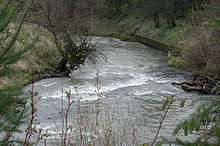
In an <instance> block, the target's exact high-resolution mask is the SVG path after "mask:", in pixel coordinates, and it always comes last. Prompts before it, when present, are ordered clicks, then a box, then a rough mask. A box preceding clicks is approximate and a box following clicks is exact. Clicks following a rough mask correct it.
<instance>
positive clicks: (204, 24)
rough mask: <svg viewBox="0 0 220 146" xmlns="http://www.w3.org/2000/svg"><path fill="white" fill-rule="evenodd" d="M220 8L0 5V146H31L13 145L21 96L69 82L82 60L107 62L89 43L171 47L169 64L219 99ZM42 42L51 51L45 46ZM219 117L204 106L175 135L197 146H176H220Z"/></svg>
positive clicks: (163, 3)
mask: <svg viewBox="0 0 220 146" xmlns="http://www.w3.org/2000/svg"><path fill="white" fill-rule="evenodd" d="M219 7H220V3H219V2H218V0H213V1H211V0H105V1H104V0H75V1H73V0H56V1H52V0H41V1H28V0H26V1H22V0H9V1H3V0H0V138H1V141H0V145H9V144H11V145H13V144H15V143H22V144H23V145H29V144H30V143H29V140H27V138H26V139H25V140H17V139H14V137H13V134H15V132H18V131H19V126H20V124H21V123H22V122H24V119H25V115H27V114H26V113H28V110H29V108H27V107H26V106H27V101H28V99H30V98H28V97H27V95H26V96H25V95H22V93H21V90H22V88H23V87H24V85H26V84H28V83H31V82H32V81H36V80H38V79H41V78H47V77H61V76H68V75H69V73H70V72H71V71H72V70H75V69H78V68H79V67H80V65H82V64H84V63H85V60H86V59H89V60H90V61H92V62H93V63H95V62H96V61H97V60H98V59H99V57H105V56H104V55H103V54H102V53H101V52H99V51H98V50H97V49H96V46H95V45H94V44H93V43H91V41H92V38H93V36H95V35H101V36H113V37H119V38H122V39H128V40H129V38H130V37H131V36H132V35H134V34H138V35H141V36H144V37H147V38H151V39H153V40H156V41H158V42H164V43H167V44H168V45H171V46H174V47H173V48H174V49H173V50H170V51H169V53H168V59H169V62H168V63H169V64H170V65H171V66H173V67H175V68H177V69H181V70H185V71H190V72H192V73H194V74H202V75H204V76H208V77H207V78H211V80H214V82H215V86H213V87H212V88H211V90H215V93H218V91H219V90H220V89H219V88H220V86H219V79H220V50H219V45H220V44H219V42H220V37H219V30H220V16H219V13H218V12H219V9H220V8H219ZM30 22H31V23H34V24H35V25H37V26H42V27H43V28H41V29H39V28H38V27H37V28H36V27H35V25H33V24H30ZM29 25H31V26H30V27H29ZM32 25H33V26H32ZM26 28H29V29H30V30H31V31H29V32H28V33H27V32H26V31H28V30H26V31H25V29H26ZM31 32H32V33H33V34H31ZM45 33H46V35H45ZM128 34H129V35H128ZM45 37H46V38H47V39H48V40H49V42H52V43H51V44H53V45H51V46H52V47H51V46H50V47H49V46H45V45H44V44H43V43H42V41H43V40H45ZM42 44H43V45H42ZM40 48H44V50H40ZM30 96H31V97H32V98H33V96H34V93H33V92H32V93H31V94H30ZM32 98H31V99H32ZM166 102H167V103H166V104H167V105H169V103H170V104H171V101H166ZM167 105H166V106H167ZM32 108H33V107H32ZM165 109H166V108H165ZM167 111H168V108H167ZM219 111H220V104H219V102H216V103H214V104H213V105H211V106H202V107H201V108H200V109H199V110H198V112H197V113H195V114H194V115H192V117H191V118H190V119H188V120H186V121H185V122H184V123H181V124H179V125H178V126H177V127H176V129H175V131H174V135H178V133H179V132H182V131H184V133H185V135H189V134H192V133H194V132H195V133H197V134H198V139H197V141H195V142H183V141H181V140H179V139H177V140H176V141H175V143H178V144H181V145H185V144H191V145H218V144H219V143H220V127H219V125H220V123H219V122H220V116H219V114H220V113H219ZM34 112H35V110H33V109H32V116H33V113H34ZM25 122H26V121H25ZM204 127H205V128H204ZM28 128H29V131H30V127H28ZM28 134H29V133H28ZM164 141H165V142H167V141H166V140H164ZM64 145H65V143H64Z"/></svg>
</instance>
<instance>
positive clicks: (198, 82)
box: [172, 74, 219, 94]
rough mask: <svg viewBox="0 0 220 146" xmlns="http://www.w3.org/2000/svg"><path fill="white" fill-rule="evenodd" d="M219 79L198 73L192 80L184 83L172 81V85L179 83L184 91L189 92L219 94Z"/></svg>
mask: <svg viewBox="0 0 220 146" xmlns="http://www.w3.org/2000/svg"><path fill="white" fill-rule="evenodd" d="M217 84H218V81H217V80H215V79H213V78H210V77H208V76H204V75H201V74H197V75H195V76H194V78H193V80H192V81H185V82H182V83H172V85H179V86H181V88H182V89H183V90H184V91H187V92H193V91H195V92H199V93H201V94H219V93H218V91H217V90H218V89H217V86H218V85H217Z"/></svg>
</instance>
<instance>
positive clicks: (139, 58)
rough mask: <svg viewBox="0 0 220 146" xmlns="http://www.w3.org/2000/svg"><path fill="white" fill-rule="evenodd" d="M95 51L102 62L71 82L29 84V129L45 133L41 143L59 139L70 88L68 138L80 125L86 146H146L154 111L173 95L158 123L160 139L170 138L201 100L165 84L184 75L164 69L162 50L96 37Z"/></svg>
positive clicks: (151, 133)
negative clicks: (33, 96)
mask: <svg viewBox="0 0 220 146" xmlns="http://www.w3.org/2000/svg"><path fill="white" fill-rule="evenodd" d="M100 39H101V38H96V40H100ZM98 47H99V50H101V51H102V52H103V53H104V54H105V55H106V57H107V58H108V60H107V61H105V60H100V61H99V62H97V63H96V64H92V63H89V62H88V63H86V65H85V66H82V67H81V68H80V69H79V70H76V71H74V72H73V73H72V78H54V79H45V80H41V81H39V82H36V83H35V90H36V92H38V95H39V97H40V100H39V102H38V112H37V117H36V121H35V126H36V127H37V128H42V129H43V130H44V131H47V132H48V133H50V136H49V137H48V138H47V141H50V140H51V139H53V140H54V139H56V138H59V136H58V135H59V133H61V132H60V131H62V125H63V118H62V113H63V110H64V109H63V108H62V107H64V108H65V105H66V102H67V99H66V96H65V95H66V94H65V92H66V91H70V90H71V98H72V99H73V100H75V101H76V102H74V103H73V105H72V107H71V109H70V116H69V119H68V121H69V123H70V124H71V125H72V128H71V129H73V130H72V131H68V133H71V132H72V134H71V135H72V136H73V138H72V139H74V140H75V142H76V141H77V138H78V137H79V136H78V135H79V132H80V131H79V129H80V127H79V125H81V134H82V135H83V139H85V141H87V142H88V143H89V142H90V141H92V139H99V138H100V137H102V138H100V139H102V141H105V142H107V141H108V139H109V141H111V142H112V143H113V145H136V144H141V143H142V144H143V143H150V142H151V141H152V140H153V138H154V137H155V134H156V132H157V129H158V125H159V122H160V119H161V116H162V115H163V113H164V112H163V111H161V110H160V109H161V107H162V103H163V101H164V98H165V97H167V96H174V97H175V100H176V101H175V102H174V103H173V104H172V105H171V109H170V110H169V112H168V114H167V116H166V118H165V120H164V122H163V127H162V129H161V131H160V136H163V137H165V138H168V139H172V138H173V136H172V131H173V129H174V128H175V126H176V125H177V124H178V123H180V122H181V121H183V120H184V119H186V118H188V117H189V116H190V114H192V113H193V112H194V111H195V110H196V107H197V105H198V101H201V100H204V99H206V97H205V96H200V95H197V94H192V93H186V92H184V91H182V90H181V89H179V88H177V87H174V86H172V85H171V83H172V82H180V81H182V80H184V78H185V76H184V75H182V74H180V73H177V72H175V71H174V70H173V69H171V68H169V67H168V66H167V60H166V53H164V52H161V51H159V50H156V49H153V48H152V47H148V46H144V45H142V44H139V43H134V42H124V41H120V40H118V39H112V38H105V39H101V40H100V43H99V45H98ZM97 76H98V77H97ZM97 78H98V86H97ZM29 88H30V87H27V89H29ZM97 92H98V93H97ZM199 96H200V97H199ZM97 99H99V100H98V101H97ZM198 99H200V100H198ZM182 100H186V102H185V106H184V107H180V102H181V101H182ZM97 107H98V109H97ZM62 109H63V110H62ZM97 111H99V112H97ZM79 123H80V124H79ZM96 123H98V125H96ZM77 125H78V126H77ZM77 127H78V128H77ZM77 129H78V130H77ZM94 129H95V130H94ZM95 131H97V133H96V132H95ZM94 133H96V135H95V134H94ZM94 135H95V136H94ZM97 135H98V136H97ZM106 135H107V136H106ZM104 137H107V138H104ZM183 139H184V137H183ZM187 139H189V137H188V138H187ZM74 140H73V141H74ZM54 141H55V140H54ZM51 143H52V140H51ZM51 145H55V144H54V143H53V144H51ZM100 145H102V144H100Z"/></svg>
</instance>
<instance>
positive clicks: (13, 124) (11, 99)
mask: <svg viewBox="0 0 220 146" xmlns="http://www.w3.org/2000/svg"><path fill="white" fill-rule="evenodd" d="M23 6H24V1H20V0H10V1H8V2H7V3H4V2H3V1H0V79H1V78H4V77H8V78H9V80H13V79H12V78H11V77H10V75H11V74H13V73H15V72H16V69H15V68H14V67H13V65H14V64H15V63H16V62H17V61H19V60H21V59H22V57H23V55H24V54H25V53H26V52H28V51H30V50H31V49H32V48H33V46H34V44H35V42H36V40H34V41H33V42H31V43H28V42H27V43H26V44H25V45H24V46H23V47H21V48H20V47H19V48H18V47H17V45H16V43H17V40H18V37H19V33H20V31H21V29H22V26H23V23H24V20H25V17H26V15H27V12H28V10H23V9H22V8H23ZM22 12H24V13H22ZM20 15H22V19H21V20H20V21H17V20H15V19H14V18H15V17H17V16H20ZM11 24H14V25H15V31H13V32H10V31H9V30H10V25H11ZM21 92H22V86H21V85H20V84H19V83H16V82H14V84H13V85H10V84H9V85H7V86H4V87H0V145H14V144H15V143H17V142H19V141H17V140H14V139H15V138H14V137H13V135H14V134H15V133H17V132H20V130H19V128H20V124H21V123H22V122H23V120H24V115H25V114H24V113H25V111H26V107H25V105H26V98H25V97H24V95H22V93H21ZM21 95H22V96H21Z"/></svg>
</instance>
